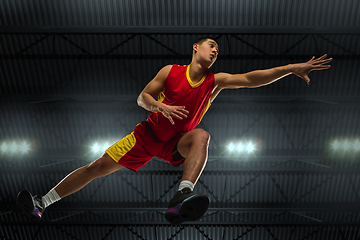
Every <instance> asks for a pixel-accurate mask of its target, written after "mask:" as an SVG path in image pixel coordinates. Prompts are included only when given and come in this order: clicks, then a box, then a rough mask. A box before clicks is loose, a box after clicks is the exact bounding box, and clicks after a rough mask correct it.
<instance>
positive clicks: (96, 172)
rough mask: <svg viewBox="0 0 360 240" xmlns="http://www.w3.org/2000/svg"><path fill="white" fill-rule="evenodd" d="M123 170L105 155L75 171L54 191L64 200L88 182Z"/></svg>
mask: <svg viewBox="0 0 360 240" xmlns="http://www.w3.org/2000/svg"><path fill="white" fill-rule="evenodd" d="M122 168H124V166H122V165H120V164H118V163H117V162H115V161H114V160H113V159H112V158H110V156H109V155H108V154H107V153H104V155H103V156H102V157H100V158H98V159H96V160H95V161H93V162H92V163H90V164H88V165H86V166H83V167H81V168H78V169H76V170H75V171H73V172H72V173H70V174H69V175H67V176H66V177H65V178H64V179H63V180H61V181H60V182H59V183H58V184H57V185H56V186H55V191H56V192H57V194H58V195H59V196H60V198H64V197H66V196H68V195H70V194H72V193H75V192H77V191H79V190H80V189H82V188H83V187H85V186H86V185H87V184H88V183H89V182H91V181H92V180H94V179H95V178H99V177H103V176H106V175H109V174H110V173H113V172H115V171H117V170H120V169H122Z"/></svg>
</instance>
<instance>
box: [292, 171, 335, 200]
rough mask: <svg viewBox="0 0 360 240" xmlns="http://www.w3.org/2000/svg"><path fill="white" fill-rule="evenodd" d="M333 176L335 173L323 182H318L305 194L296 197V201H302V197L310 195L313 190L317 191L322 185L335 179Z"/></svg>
mask: <svg viewBox="0 0 360 240" xmlns="http://www.w3.org/2000/svg"><path fill="white" fill-rule="evenodd" d="M333 178H334V175H330V176H329V177H328V178H327V179H325V180H323V181H322V182H321V183H319V184H317V185H316V186H315V187H312V188H311V189H310V190H309V191H306V193H305V194H303V195H302V196H301V197H299V198H297V199H295V200H294V202H298V201H300V200H301V199H302V198H304V197H306V196H307V195H309V194H310V193H311V192H313V191H315V190H316V189H317V188H319V187H321V186H322V185H324V184H325V183H327V182H328V181H329V180H330V179H333Z"/></svg>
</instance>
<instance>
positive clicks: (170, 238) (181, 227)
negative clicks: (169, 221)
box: [167, 225, 185, 240]
mask: <svg viewBox="0 0 360 240" xmlns="http://www.w3.org/2000/svg"><path fill="white" fill-rule="evenodd" d="M184 229H185V226H184V225H180V229H179V230H177V231H176V232H175V234H171V237H169V238H167V240H172V239H174V237H176V235H178V234H179V233H181V231H182V230H184Z"/></svg>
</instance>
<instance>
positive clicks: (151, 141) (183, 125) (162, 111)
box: [17, 38, 332, 224]
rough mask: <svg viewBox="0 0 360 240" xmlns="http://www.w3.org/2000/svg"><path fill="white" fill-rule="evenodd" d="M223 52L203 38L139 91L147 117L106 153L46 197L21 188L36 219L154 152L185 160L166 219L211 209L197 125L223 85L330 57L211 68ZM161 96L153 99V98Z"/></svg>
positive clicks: (314, 66) (252, 81)
mask: <svg viewBox="0 0 360 240" xmlns="http://www.w3.org/2000/svg"><path fill="white" fill-rule="evenodd" d="M218 54H219V47H218V44H217V42H216V41H215V40H214V39H212V38H201V39H199V40H198V41H197V42H196V43H194V44H193V56H192V61H191V63H190V64H189V65H187V66H179V65H167V66H165V67H163V68H162V69H161V70H160V71H159V72H158V74H157V75H156V76H155V78H154V79H152V80H151V81H150V82H149V83H148V84H147V86H146V87H145V88H144V90H143V91H142V92H141V93H140V95H139V97H138V99H137V103H138V105H139V106H141V107H143V108H144V109H146V110H148V111H150V112H151V113H150V115H149V117H148V119H147V120H146V121H143V122H141V123H139V124H138V125H137V126H136V127H135V129H134V131H133V132H131V133H130V134H129V135H127V136H126V137H124V138H123V139H121V140H120V141H118V142H117V143H115V144H114V145H112V146H111V147H109V148H108V149H107V150H106V151H105V153H104V154H103V156H102V157H100V158H99V159H97V160H95V161H94V162H92V163H90V164H88V165H86V166H83V167H81V168H79V169H76V170H75V171H73V172H72V173H70V174H69V175H68V176H66V177H65V178H64V179H63V180H62V181H60V182H59V183H58V184H57V185H56V186H55V187H54V188H53V189H51V190H50V191H49V192H48V193H47V194H46V195H45V196H43V197H41V196H32V195H31V194H30V192H29V191H27V190H23V191H21V192H20V193H19V194H18V198H17V203H18V205H19V206H20V207H21V208H22V209H24V210H25V211H26V212H28V213H29V214H30V215H31V216H33V217H35V218H36V219H41V217H42V214H43V212H44V210H45V208H47V207H48V206H49V205H51V204H52V203H54V202H56V201H58V200H60V199H62V198H64V197H66V196H68V195H70V194H72V193H75V192H77V191H79V190H80V189H81V188H83V187H84V186H85V185H87V184H88V183H89V182H91V181H92V180H93V179H95V178H98V177H102V176H106V175H108V174H110V173H113V172H115V171H117V170H119V169H122V168H124V167H126V168H128V169H131V170H133V171H137V170H138V169H139V168H141V167H142V166H144V165H145V164H146V163H147V162H148V161H150V160H151V159H152V158H153V157H154V156H157V157H159V158H161V159H163V160H165V161H167V162H168V163H170V164H171V165H173V166H179V165H181V164H183V165H184V166H183V175H182V179H181V183H180V186H179V189H178V191H177V192H176V194H175V195H174V197H173V198H172V199H171V201H170V203H169V206H168V210H167V211H166V213H165V218H166V219H167V221H168V222H170V223H171V224H180V223H182V222H184V221H194V220H198V219H200V218H201V217H202V216H203V215H204V214H205V212H206V211H207V209H208V206H209V198H208V197H207V196H206V195H205V194H202V193H194V192H193V189H194V186H195V184H196V182H197V181H198V179H199V177H200V175H201V173H202V171H203V169H204V167H205V164H206V161H207V155H208V146H209V140H210V134H209V133H208V132H206V131H204V130H202V129H195V127H196V126H197V125H198V124H199V122H200V121H201V119H202V118H203V116H204V114H205V113H206V111H207V110H208V109H209V107H210V105H211V104H212V102H213V101H214V100H215V98H216V96H217V95H218V94H219V93H220V91H221V90H223V89H230V88H232V89H234V88H254V87H260V86H264V85H267V84H270V83H272V82H275V81H277V80H279V79H280V78H283V77H285V76H287V75H289V74H295V75H297V76H299V77H301V78H303V79H304V80H305V81H306V82H307V83H308V84H309V83H310V79H309V77H308V74H309V72H310V71H313V70H322V69H327V68H329V67H330V65H325V64H327V63H329V62H330V61H331V60H332V59H331V58H326V54H325V55H323V56H322V57H320V58H318V59H315V57H313V58H312V59H311V60H309V61H308V62H306V63H297V64H289V65H286V66H281V67H275V68H271V69H267V70H257V71H252V72H249V73H245V74H228V73H217V74H214V73H212V72H211V71H210V70H209V68H210V67H211V66H212V65H213V64H214V62H215V61H216V59H217V56H218ZM156 96H157V97H158V100H155V97H156Z"/></svg>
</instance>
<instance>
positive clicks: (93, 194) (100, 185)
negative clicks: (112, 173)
mask: <svg viewBox="0 0 360 240" xmlns="http://www.w3.org/2000/svg"><path fill="white" fill-rule="evenodd" d="M107 179H108V178H107V177H102V179H101V182H100V183H99V184H98V185H97V187H96V189H95V190H94V192H93V193H92V194H91V196H90V197H89V198H88V199H87V201H91V200H92V199H93V197H94V196H95V194H96V193H97V192H98V191H99V189H100V188H101V187H102V185H104V182H105V181H106V180H107Z"/></svg>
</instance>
